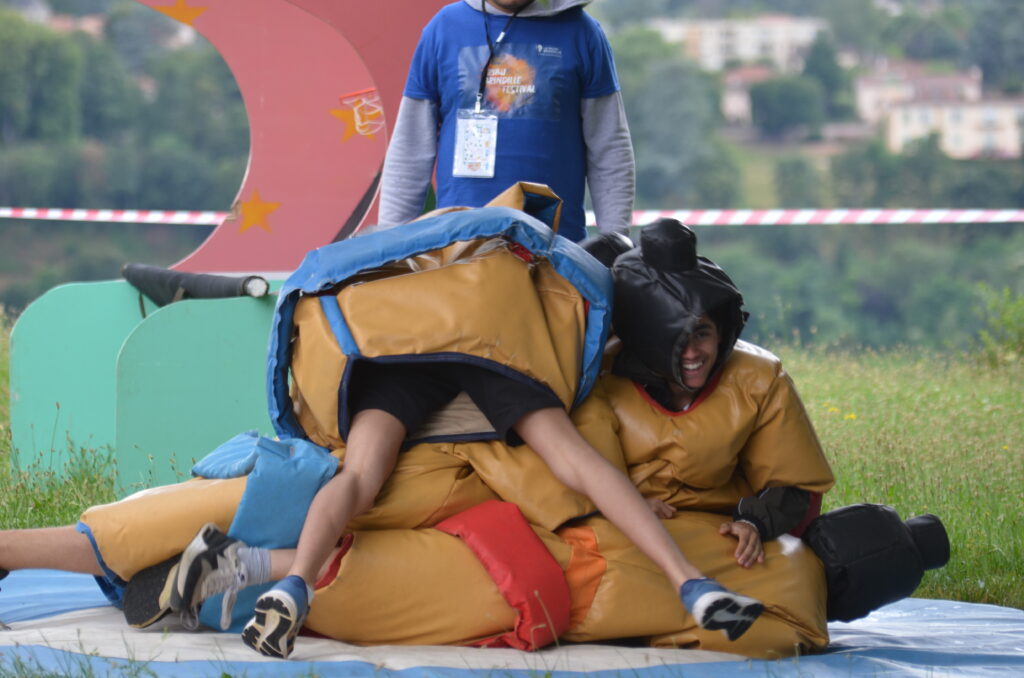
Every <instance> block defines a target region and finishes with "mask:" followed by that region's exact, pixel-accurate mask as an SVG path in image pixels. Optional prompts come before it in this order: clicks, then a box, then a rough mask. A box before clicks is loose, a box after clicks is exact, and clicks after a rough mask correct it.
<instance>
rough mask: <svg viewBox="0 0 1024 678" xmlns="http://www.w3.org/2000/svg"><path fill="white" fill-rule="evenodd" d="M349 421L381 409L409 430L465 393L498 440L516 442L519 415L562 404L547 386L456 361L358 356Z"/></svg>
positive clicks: (352, 380)
mask: <svg viewBox="0 0 1024 678" xmlns="http://www.w3.org/2000/svg"><path fill="white" fill-rule="evenodd" d="M352 369H353V372H352V375H351V377H350V382H349V389H348V392H349V417H350V419H349V421H351V418H353V417H355V415H356V413H357V412H359V411H361V410H368V409H377V410H383V411H385V412H387V413H389V414H391V415H392V416H394V417H395V418H396V419H398V420H399V421H401V422H402V424H403V425H404V426H405V430H406V431H407V432H408V433H410V434H411V433H413V432H414V431H416V429H417V428H419V426H420V425H421V424H422V423H423V422H424V421H425V420H426V418H427V417H428V416H430V415H431V414H433V413H434V412H436V411H437V410H439V409H441V408H442V407H444V406H445V405H447V404H448V403H449V402H451V400H452V399H453V398H455V396H457V395H458V394H459V392H461V391H465V392H466V394H467V395H468V396H469V397H470V399H471V400H472V401H473V403H474V404H475V405H476V406H477V407H478V408H479V409H480V411H481V412H482V413H483V415H484V416H485V417H487V420H488V421H489V422H490V423H491V426H493V427H494V430H495V432H496V433H497V434H498V439H499V440H504V441H506V442H508V443H509V444H511V445H521V444H522V440H521V439H520V438H519V436H518V435H516V433H515V431H513V430H512V427H513V426H515V424H516V422H518V421H519V420H520V419H521V418H522V417H523V416H524V415H527V414H529V413H530V412H533V411H535V410H540V409H544V408H548V407H558V408H561V407H563V405H562V401H560V400H559V399H558V398H557V397H556V396H555V394H554V393H552V392H551V390H550V389H548V388H546V387H544V386H542V385H540V384H538V383H536V382H531V381H530V380H528V379H526V378H523V379H516V378H513V377H510V376H508V375H504V374H501V373H499V372H496V371H494V370H490V369H487V368H486V367H480V366H478V365H471V364H468V363H461V362H433V363H418V362H414V363H395V362H387V363H380V362H371V361H366V360H361V361H359V362H357V363H355V364H354V365H353V366H352Z"/></svg>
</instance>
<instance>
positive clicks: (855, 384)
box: [0, 318, 1024, 608]
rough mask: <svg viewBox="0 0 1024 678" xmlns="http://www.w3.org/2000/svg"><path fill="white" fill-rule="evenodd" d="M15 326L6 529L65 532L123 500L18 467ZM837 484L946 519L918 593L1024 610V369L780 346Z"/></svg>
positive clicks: (95, 464) (840, 500) (845, 491)
mask: <svg viewBox="0 0 1024 678" xmlns="http://www.w3.org/2000/svg"><path fill="white" fill-rule="evenodd" d="M9 329H10V328H9V327H8V323H7V321H6V320H5V319H3V318H0V406H2V407H0V528H7V529H9V528H15V527H29V526H43V525H60V524H66V523H70V522H72V521H74V520H75V519H76V518H77V516H78V513H79V511H80V510H81V509H82V508H84V507H86V506H89V505H92V504H96V503H101V502H107V501H111V500H112V499H113V498H114V492H113V486H112V482H111V478H112V475H113V474H112V472H111V468H110V464H109V462H108V461H106V460H105V459H103V458H102V457H98V456H97V455H95V454H94V453H92V452H90V451H88V450H82V451H80V452H79V453H78V454H77V455H76V461H75V462H74V464H73V468H72V469H70V472H69V473H68V474H67V476H63V475H62V476H57V475H54V474H50V473H44V472H42V473H41V472H32V470H28V471H24V470H23V471H14V470H12V469H11V464H10V463H9V460H8V457H9V450H10V429H9V422H8V414H7V413H8V398H9V396H8V392H7V383H8V379H7V375H8V359H7V337H8V335H9ZM779 353H780V354H781V355H782V357H783V360H784V362H785V365H786V367H787V369H788V371H789V372H790V373H791V374H792V375H793V377H794V379H795V381H796V383H797V385H798V387H799V389H800V392H801V395H802V396H803V399H804V402H805V404H806V407H807V410H808V412H809V413H810V416H811V418H812V420H813V421H814V423H815V425H816V427H817V430H818V434H819V436H820V438H821V441H822V444H823V445H824V447H825V450H826V452H827V454H828V457H829V460H830V461H831V463H832V464H833V467H834V470H835V475H836V478H837V483H836V487H835V488H834V489H833V490H832V491H831V492H830V493H829V494H828V495H826V499H825V508H826V509H832V508H836V507H839V506H844V505H846V504H852V503H859V502H878V503H885V504H889V505H890V506H893V507H894V508H896V509H897V510H898V511H899V513H900V515H901V516H902V517H904V518H908V517H910V516H913V515H918V514H921V513H934V514H936V515H938V516H939V517H940V518H941V519H942V520H943V522H944V523H945V525H946V527H947V530H948V531H949V534H950V540H951V542H952V559H951V561H950V563H949V565H947V566H946V567H945V568H943V569H941V570H936V571H932V572H929V573H927V574H926V576H925V580H924V582H923V583H922V585H921V587H920V588H919V589H918V591H917V594H916V595H918V596H921V597H927V598H948V599H954V600H964V601H971V602H984V603H995V604H999V605H1008V606H1011V607H1018V608H1020V607H1024V587H1022V586H1021V585H1020V582H1021V581H1024V516H1022V513H1024V511H1022V509H1024V416H1022V414H1024V394H1022V390H1021V388H1020V384H1021V383H1024V363H1022V362H1020V361H1017V362H1016V363H1015V364H1012V365H1010V366H1009V367H1003V368H1000V369H994V368H991V367H988V366H986V365H984V364H983V361H981V360H980V359H975V358H973V357H971V356H965V355H918V354H914V353H911V352H909V351H898V352H889V353H871V352H868V353H859V354H836V353H831V352H826V351H821V350H811V351H807V350H797V349H793V348H786V349H784V350H780V351H779Z"/></svg>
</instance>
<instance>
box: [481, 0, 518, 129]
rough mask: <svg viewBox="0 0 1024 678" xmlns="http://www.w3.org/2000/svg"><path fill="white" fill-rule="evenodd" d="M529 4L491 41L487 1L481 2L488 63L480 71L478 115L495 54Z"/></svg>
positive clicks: (506, 23) (515, 14)
mask: <svg viewBox="0 0 1024 678" xmlns="http://www.w3.org/2000/svg"><path fill="white" fill-rule="evenodd" d="M529 4H530V3H529V2H528V3H526V4H525V5H523V6H522V7H520V8H519V9H517V10H516V11H515V12H513V13H512V16H510V17H509V18H508V21H506V22H505V27H504V28H503V29H501V33H499V34H498V39H497V40H494V41H492V40H491V29H490V27H489V26H488V25H487V0H480V11H481V12H483V13H484V14H483V16H484V33H485V34H486V35H487V49H488V54H487V61H486V62H485V63H484V67H483V70H482V71H480V88H479V89H478V90H477V91H476V112H477V113H479V112H480V102H481V101H483V98H484V88H485V87H486V86H487V71H488V69H489V68H490V67H491V62H492V61H494V53H495V52H496V51H497V49H498V47H499V46H500V45H501V41H502V40H504V39H505V35H506V34H508V28H509V26H511V25H512V22H513V21H514V20H515V18H516V17H517V16H519V12H521V11H522V10H523V9H524V8H526V7H527V6H528V5H529Z"/></svg>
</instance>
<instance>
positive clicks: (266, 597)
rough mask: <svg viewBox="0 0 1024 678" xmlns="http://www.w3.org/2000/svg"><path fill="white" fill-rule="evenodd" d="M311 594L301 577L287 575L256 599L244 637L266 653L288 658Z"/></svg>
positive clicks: (266, 654) (263, 653) (246, 642)
mask: <svg viewBox="0 0 1024 678" xmlns="http://www.w3.org/2000/svg"><path fill="white" fill-rule="evenodd" d="M308 601H309V594H308V593H307V589H306V582H304V581H303V580H302V578H301V577H298V576H296V575H291V576H289V577H285V578H284V579H282V580H281V581H279V582H278V583H277V584H275V585H274V588H272V589H270V590H269V591H267V592H266V593H264V594H263V595H262V596H260V597H259V598H257V599H256V613H255V614H254V615H253V618H252V619H250V620H249V623H248V624H246V625H245V628H244V629H242V641H243V642H244V643H245V644H246V645H248V646H249V647H251V648H252V649H254V650H256V651H257V652H259V653H260V654H262V655H264V656H267V657H278V658H280V659H287V658H288V655H290V654H291V653H292V650H293V649H295V636H297V635H299V631H300V630H301V629H302V624H303V623H304V622H305V621H306V614H307V612H308V611H309V602H308Z"/></svg>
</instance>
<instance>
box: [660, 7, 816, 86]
mask: <svg viewBox="0 0 1024 678" xmlns="http://www.w3.org/2000/svg"><path fill="white" fill-rule="evenodd" d="M648 26H649V27H650V28H651V29H652V30H655V31H657V32H658V33H660V34H661V36H662V38H663V39H664V40H665V41H666V42H669V43H673V44H680V45H681V46H682V49H683V53H684V54H685V55H686V56H687V58H689V59H692V60H693V61H696V62H697V63H698V64H699V65H700V67H701V68H702V69H704V70H706V71H721V70H722V69H724V68H726V67H727V66H729V65H733V64H754V63H762V64H771V65H773V66H774V67H775V68H776V69H777V70H779V71H781V72H783V73H795V72H799V71H800V70H801V69H802V68H803V58H804V55H805V54H806V53H807V50H808V48H809V47H810V45H811V43H813V42H814V39H815V38H816V37H817V36H818V33H820V32H822V31H825V30H827V28H828V26H827V24H826V22H825V21H824V20H822V19H818V18H814V17H794V16H787V15H781V14H764V15H760V16H755V17H749V18H744V19H669V18H661V19H654V20H652V21H651V22H650V23H649V24H648Z"/></svg>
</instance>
